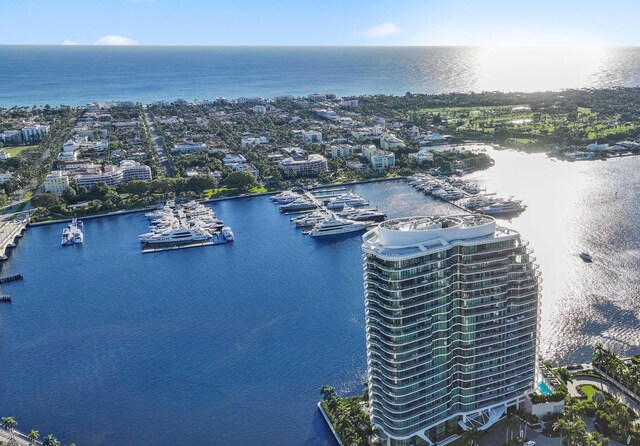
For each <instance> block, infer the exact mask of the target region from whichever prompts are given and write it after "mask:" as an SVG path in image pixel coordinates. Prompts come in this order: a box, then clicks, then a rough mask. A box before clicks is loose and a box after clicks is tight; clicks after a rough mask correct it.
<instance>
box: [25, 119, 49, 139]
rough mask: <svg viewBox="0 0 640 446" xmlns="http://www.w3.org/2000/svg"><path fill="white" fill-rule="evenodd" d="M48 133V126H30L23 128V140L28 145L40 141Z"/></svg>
mask: <svg viewBox="0 0 640 446" xmlns="http://www.w3.org/2000/svg"><path fill="white" fill-rule="evenodd" d="M48 132H49V126H48V125H40V124H34V125H29V126H26V127H23V128H22V139H24V140H25V141H26V142H28V143H31V142H35V141H40V140H41V139H42V138H44V135H46V134H47V133H48Z"/></svg>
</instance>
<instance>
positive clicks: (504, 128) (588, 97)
mask: <svg viewBox="0 0 640 446" xmlns="http://www.w3.org/2000/svg"><path fill="white" fill-rule="evenodd" d="M639 93H640V88H610V89H580V90H564V91H561V92H537V93H516V92H514V93H505V92H482V93H449V94H439V95H426V94H407V95H405V96H384V95H374V96H366V97H363V98H361V99H360V109H361V110H362V112H363V113H364V114H367V115H380V116H383V117H385V118H387V119H393V120H402V121H406V122H407V123H409V124H412V125H417V126H422V127H429V126H432V127H434V128H438V129H439V130H440V131H441V132H445V133H447V134H450V135H452V137H453V139H454V140H474V141H483V142H490V143H500V144H509V145H511V146H513V147H515V148H521V149H525V150H534V151H535V150H548V149H549V148H550V147H552V146H555V145H560V146H582V145H586V144H588V143H591V142H596V141H597V142H601V143H605V142H616V141H619V140H623V139H628V138H635V137H636V136H637V134H638V126H639V125H640V112H639V110H640V94H639Z"/></svg>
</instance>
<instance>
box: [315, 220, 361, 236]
mask: <svg viewBox="0 0 640 446" xmlns="http://www.w3.org/2000/svg"><path fill="white" fill-rule="evenodd" d="M365 229H367V224H366V223H363V222H356V221H351V220H345V219H342V218H338V217H333V218H331V219H329V220H327V221H323V222H322V223H320V224H318V225H316V226H314V228H313V229H311V231H309V233H308V235H310V236H311V237H325V236H329V235H339V234H349V233H354V232H360V231H364V230H365Z"/></svg>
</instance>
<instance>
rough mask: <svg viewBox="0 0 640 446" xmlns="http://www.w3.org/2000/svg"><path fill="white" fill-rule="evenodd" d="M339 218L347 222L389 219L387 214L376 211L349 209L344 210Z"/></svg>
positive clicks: (339, 214)
mask: <svg viewBox="0 0 640 446" xmlns="http://www.w3.org/2000/svg"><path fill="white" fill-rule="evenodd" d="M338 216H339V217H343V218H346V219H347V220H353V221H374V222H380V221H384V220H385V219H386V218H387V214H386V213H385V212H381V211H378V210H376V209H353V208H349V210H343V211H342V212H340V213H338Z"/></svg>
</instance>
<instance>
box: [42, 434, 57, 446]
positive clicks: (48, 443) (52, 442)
mask: <svg viewBox="0 0 640 446" xmlns="http://www.w3.org/2000/svg"><path fill="white" fill-rule="evenodd" d="M42 446H60V442H59V441H58V439H57V438H56V437H54V436H53V435H52V434H49V435H47V436H46V437H44V441H43V442H42Z"/></svg>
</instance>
